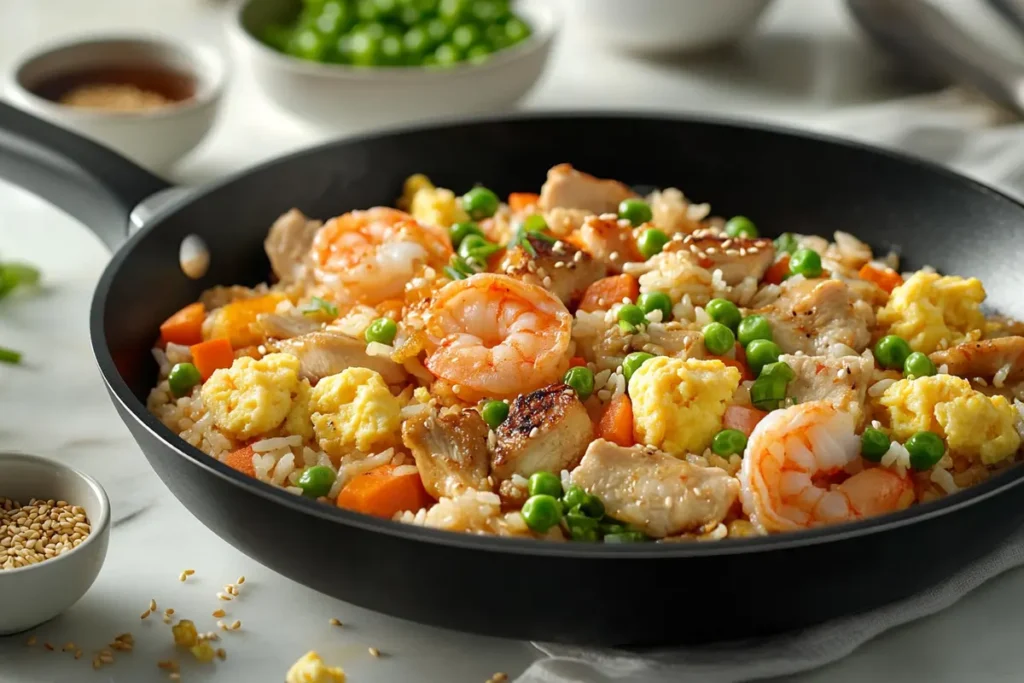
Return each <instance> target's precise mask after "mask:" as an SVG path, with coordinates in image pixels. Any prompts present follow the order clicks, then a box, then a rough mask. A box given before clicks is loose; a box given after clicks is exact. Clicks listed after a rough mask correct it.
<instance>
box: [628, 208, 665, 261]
mask: <svg viewBox="0 0 1024 683" xmlns="http://www.w3.org/2000/svg"><path fill="white" fill-rule="evenodd" d="M627 201H629V200H627ZM668 241H669V238H668V235H666V234H665V232H664V231H662V230H658V229H657V228H647V229H646V230H644V231H643V232H642V233H640V237H638V238H637V240H636V248H637V250H638V251H639V252H640V255H641V256H643V257H644V259H649V258H651V257H652V256H655V255H656V254H660V253H661V250H662V249H664V248H665V245H666V244H668Z"/></svg>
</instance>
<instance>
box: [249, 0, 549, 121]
mask: <svg viewBox="0 0 1024 683" xmlns="http://www.w3.org/2000/svg"><path fill="white" fill-rule="evenodd" d="M559 23H560V22H559V17H558V14H557V12H556V11H555V9H554V8H553V7H552V6H551V4H550V3H549V2H546V0H517V1H511V0H243V1H242V2H240V3H239V4H238V5H237V7H236V9H235V11H234V12H232V13H231V21H230V26H229V39H230V43H231V45H232V49H233V50H234V52H235V53H236V58H237V61H238V62H239V65H240V66H242V67H248V70H249V71H250V72H251V75H252V77H253V78H254V80H255V82H256V83H257V85H258V86H259V88H260V89H261V90H262V91H263V93H264V94H265V95H266V96H267V97H268V98H269V99H271V100H272V101H274V102H275V103H276V104H277V105H278V106H280V107H282V108H284V109H286V110H287V111H290V112H291V113H293V114H295V115H297V116H299V117H301V118H303V119H306V120H308V121H311V122H313V123H315V124H318V125H321V126H324V127H327V128H331V129H342V130H346V131H351V130H353V129H356V130H358V129H365V128H371V127H373V128H376V127H380V126H385V125H389V124H401V123H410V122H416V121H425V120H430V119H440V118H449V117H452V116H455V115H459V116H462V115H466V114H481V113H487V112H496V111H505V110H508V109H509V108H511V107H513V106H514V105H515V103H516V102H517V101H518V100H520V99H521V98H522V97H523V96H524V95H526V94H527V92H529V90H530V89H531V88H532V87H533V85H534V84H535V83H536V81H537V80H538V78H539V77H540V75H541V73H542V72H543V70H544V67H545V65H546V63H547V60H548V56H549V54H550V52H551V45H552V42H553V39H554V37H555V35H556V33H557V29H558V27H559Z"/></svg>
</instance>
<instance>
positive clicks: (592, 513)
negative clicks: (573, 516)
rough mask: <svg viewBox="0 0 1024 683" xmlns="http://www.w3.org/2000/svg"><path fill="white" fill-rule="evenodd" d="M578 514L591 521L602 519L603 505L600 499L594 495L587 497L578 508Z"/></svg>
mask: <svg viewBox="0 0 1024 683" xmlns="http://www.w3.org/2000/svg"><path fill="white" fill-rule="evenodd" d="M579 509H580V512H582V513H583V514H585V515H586V516H587V517H590V518H591V519H601V518H602V517H604V503H602V502H601V499H600V498H598V497H597V496H594V495H588V496H587V499H586V500H585V501H583V503H582V504H581V505H580V507H579Z"/></svg>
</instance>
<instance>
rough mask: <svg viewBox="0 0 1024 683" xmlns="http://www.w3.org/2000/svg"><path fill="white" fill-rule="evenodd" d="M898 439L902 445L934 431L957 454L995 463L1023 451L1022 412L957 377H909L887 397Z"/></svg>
mask: <svg viewBox="0 0 1024 683" xmlns="http://www.w3.org/2000/svg"><path fill="white" fill-rule="evenodd" d="M881 403H882V405H883V406H885V407H886V408H888V411H889V422H890V426H891V427H892V432H893V436H895V437H896V438H897V439H899V440H900V441H905V440H906V439H908V438H910V437H911V436H912V435H913V434H914V433H915V432H919V431H923V430H928V431H933V432H935V433H936V434H939V435H940V436H942V437H943V438H944V439H945V440H946V444H947V445H948V446H949V449H950V450H951V451H953V452H955V453H958V454H961V455H965V456H968V457H973V458H980V459H981V461H982V462H983V463H985V464H986V465H990V464H992V463H995V462H999V461H1000V460H1003V459H1005V458H1008V457H1010V456H1011V455H1013V454H1014V453H1015V452H1016V451H1017V448H1019V447H1020V436H1019V435H1018V434H1017V430H1016V428H1015V425H1016V421H1017V411H1016V410H1015V409H1014V408H1013V406H1011V405H1010V403H1009V402H1008V401H1007V400H1006V399H1005V398H1004V397H1002V396H985V395H984V394H982V393H981V392H979V391H975V390H974V389H973V388H971V384H970V382H968V381H967V380H965V379H963V378H960V377H954V376H953V375H934V376H932V377H919V378H917V379H913V380H909V379H903V380H900V381H898V382H896V383H894V384H893V385H892V386H890V387H889V388H888V389H886V390H885V393H884V394H882V398H881Z"/></svg>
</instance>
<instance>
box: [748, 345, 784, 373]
mask: <svg viewBox="0 0 1024 683" xmlns="http://www.w3.org/2000/svg"><path fill="white" fill-rule="evenodd" d="M781 355H782V349H780V348H779V345H778V344H776V343H775V342H773V341H768V340H767V339H755V340H753V341H752V342H750V343H749V344H747V366H748V367H749V368H750V371H751V372H753V373H754V376H755V377H757V376H758V375H760V374H761V369H762V368H764V366H766V365H769V364H771V363H774V362H775V361H777V360H779V356H781Z"/></svg>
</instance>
